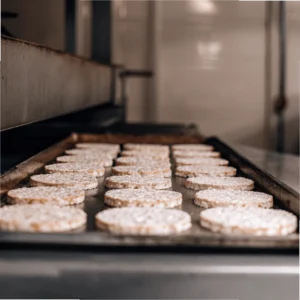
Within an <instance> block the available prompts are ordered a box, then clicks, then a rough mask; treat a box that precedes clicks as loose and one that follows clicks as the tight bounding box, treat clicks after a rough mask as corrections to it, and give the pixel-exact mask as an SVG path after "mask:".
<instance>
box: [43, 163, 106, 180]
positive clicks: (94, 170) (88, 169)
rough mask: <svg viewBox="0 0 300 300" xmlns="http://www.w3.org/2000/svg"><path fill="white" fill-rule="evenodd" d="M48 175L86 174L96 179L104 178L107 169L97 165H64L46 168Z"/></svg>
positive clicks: (53, 165)
mask: <svg viewBox="0 0 300 300" xmlns="http://www.w3.org/2000/svg"><path fill="white" fill-rule="evenodd" d="M45 170H46V172H47V173H84V174H88V175H91V176H95V177H100V176H103V175H104V173H105V168H104V167H102V166H99V165H97V164H95V163H64V164H60V163H58V164H52V165H47V166H45Z"/></svg>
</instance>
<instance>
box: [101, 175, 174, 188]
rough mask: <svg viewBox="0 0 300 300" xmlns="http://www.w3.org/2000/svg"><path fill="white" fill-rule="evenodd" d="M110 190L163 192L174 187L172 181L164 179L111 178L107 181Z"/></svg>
mask: <svg viewBox="0 0 300 300" xmlns="http://www.w3.org/2000/svg"><path fill="white" fill-rule="evenodd" d="M105 186H106V187H107V188H109V189H145V190H149V189H150V190H151V189H154V190H163V189H168V188H171V187H172V182H171V179H169V178H163V177H150V176H149V177H141V176H110V177H108V178H106V180H105Z"/></svg>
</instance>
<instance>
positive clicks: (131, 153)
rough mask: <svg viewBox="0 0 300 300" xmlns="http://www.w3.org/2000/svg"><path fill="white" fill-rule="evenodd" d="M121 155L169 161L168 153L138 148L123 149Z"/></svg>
mask: <svg viewBox="0 0 300 300" xmlns="http://www.w3.org/2000/svg"><path fill="white" fill-rule="evenodd" d="M121 156H123V157H135V158H138V159H151V160H152V159H153V160H166V161H169V154H168V153H165V152H161V153H160V152H145V151H138V150H125V151H122V153H121Z"/></svg>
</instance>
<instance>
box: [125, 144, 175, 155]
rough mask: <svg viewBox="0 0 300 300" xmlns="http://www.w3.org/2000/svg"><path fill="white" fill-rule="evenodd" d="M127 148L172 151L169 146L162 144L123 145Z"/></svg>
mask: <svg viewBox="0 0 300 300" xmlns="http://www.w3.org/2000/svg"><path fill="white" fill-rule="evenodd" d="M123 147H124V149H125V150H139V151H145V152H160V153H168V154H169V153H170V149H169V146H167V145H160V144H134V143H127V144H124V145H123Z"/></svg>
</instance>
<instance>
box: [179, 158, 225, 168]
mask: <svg viewBox="0 0 300 300" xmlns="http://www.w3.org/2000/svg"><path fill="white" fill-rule="evenodd" d="M228 164H229V161H228V160H226V159H223V158H209V157H208V158H205V157H203V158H201V157H200V158H177V159H176V165H177V166H206V165H208V166H227V165H228Z"/></svg>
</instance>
